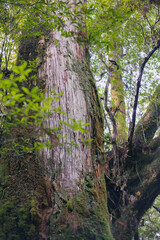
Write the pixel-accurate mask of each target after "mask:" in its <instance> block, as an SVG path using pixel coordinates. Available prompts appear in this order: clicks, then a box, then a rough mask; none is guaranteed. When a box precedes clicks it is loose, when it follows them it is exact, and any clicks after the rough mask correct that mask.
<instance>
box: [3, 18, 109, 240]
mask: <svg viewBox="0 0 160 240" xmlns="http://www.w3.org/2000/svg"><path fill="white" fill-rule="evenodd" d="M66 28H67V30H71V28H72V30H75V29H74V28H73V27H72V26H71V27H70V26H69V23H68V26H67V25H66ZM75 31H76V30H75ZM57 40H58V44H57ZM37 56H38V58H39V66H38V80H37V84H38V85H39V86H41V88H42V89H43V91H44V92H45V94H46V97H47V96H50V95H51V92H52V90H53V89H55V91H56V93H61V92H63V96H62V97H61V98H60V100H59V101H57V102H56V103H54V104H53V106H52V107H53V109H54V108H57V107H58V106H61V111H63V112H65V113H66V115H63V114H60V113H56V112H54V113H53V115H50V116H48V117H47V119H46V120H45V122H44V126H43V128H47V129H48V128H49V129H50V131H49V133H48V134H46V136H45V137H43V139H42V141H46V140H50V142H51V143H57V144H55V145H53V147H52V148H51V149H47V148H45V149H42V150H41V151H40V152H37V151H33V152H29V153H24V152H22V151H21V149H16V152H15V151H14V150H13V149H12V150H9V149H10V148H9V143H8V142H9V141H5V142H7V144H6V145H5V147H7V148H8V151H7V152H5V153H4V154H2V156H1V164H2V165H3V169H2V173H3V174H2V177H1V179H2V181H1V197H0V204H1V209H2V210H1V212H0V237H1V239H4V240H5V239H6V240H8V239H33V240H34V239H46V240H47V239H105V240H106V239H112V236H111V234H110V229H109V220H108V210H107V204H106V203H107V198H106V188H105V181H104V172H103V168H102V163H103V158H102V157H101V154H100V152H101V150H103V118H102V112H101V105H100V102H99V98H98V95H97V91H96V87H95V83H94V79H93V76H92V74H91V72H90V69H89V60H88V51H87V46H83V47H82V46H80V44H79V43H78V42H77V41H76V40H75V39H73V38H65V37H62V36H61V34H60V33H59V32H58V31H55V32H52V33H50V34H49V40H48V41H47V42H45V39H42V40H37V39H23V41H22V42H21V45H20V53H19V60H20V59H24V60H33V59H35V58H36V57H37ZM69 118H72V119H73V118H74V119H76V120H79V121H82V123H83V124H84V123H90V125H89V126H88V127H86V130H87V131H88V132H85V133H83V134H81V133H80V132H79V131H76V132H73V130H72V129H71V128H69V127H68V126H67V124H72V120H70V119H69ZM63 122H65V124H64V125H63ZM61 123H62V127H61V126H60V125H61ZM66 123H67V124H66ZM54 127H59V129H58V130H57V132H56V134H55V132H54V131H53V132H52V130H51V129H52V128H54ZM32 131H33V130H31V131H30V132H28V131H26V129H25V128H21V129H19V128H18V127H17V129H14V132H11V134H10V136H9V137H11V135H13V134H14V136H15V139H16V141H17V142H20V139H21V136H25V137H26V138H30V139H31V138H32V134H33V132H32ZM57 134H60V135H61V136H62V137H61V138H60V140H59V141H58V140H57V136H58V135H57ZM82 138H83V139H85V140H87V139H90V138H93V142H92V144H91V145H92V146H91V147H88V146H86V145H85V140H83V141H82ZM33 142H34V138H33ZM70 142H72V146H70V147H69V148H68V144H69V143H70ZM73 143H74V144H73ZM31 144H33V143H31ZM3 147H4V146H3Z"/></svg>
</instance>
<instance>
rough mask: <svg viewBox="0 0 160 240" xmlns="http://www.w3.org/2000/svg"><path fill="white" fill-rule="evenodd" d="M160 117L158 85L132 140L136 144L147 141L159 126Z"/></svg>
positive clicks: (159, 87)
mask: <svg viewBox="0 0 160 240" xmlns="http://www.w3.org/2000/svg"><path fill="white" fill-rule="evenodd" d="M159 118H160V85H158V87H157V88H156V90H155V92H154V94H153V96H152V99H151V102H150V104H149V106H148V109H147V111H146V113H145V114H144V116H143V117H142V119H141V120H140V121H139V123H138V124H137V127H136V130H135V136H134V140H135V142H137V143H138V144H139V143H140V142H141V143H142V142H146V143H149V142H150V141H151V140H152V139H153V137H154V135H155V133H156V131H157V129H158V128H159Z"/></svg>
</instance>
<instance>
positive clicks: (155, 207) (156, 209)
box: [153, 205, 160, 213]
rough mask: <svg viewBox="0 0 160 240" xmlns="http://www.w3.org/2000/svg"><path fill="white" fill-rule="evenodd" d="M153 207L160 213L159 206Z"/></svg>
mask: <svg viewBox="0 0 160 240" xmlns="http://www.w3.org/2000/svg"><path fill="white" fill-rule="evenodd" d="M153 207H154V208H155V209H156V210H157V212H159V213H160V209H159V208H158V207H157V206H155V205H153Z"/></svg>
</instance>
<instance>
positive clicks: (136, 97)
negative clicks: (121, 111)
mask: <svg viewBox="0 0 160 240" xmlns="http://www.w3.org/2000/svg"><path fill="white" fill-rule="evenodd" d="M159 47H160V39H159V40H158V42H157V45H156V46H155V47H154V48H153V49H152V51H150V52H149V54H148V55H147V57H145V59H144V61H143V63H142V65H141V67H140V70H139V76H138V79H137V86H136V92H135V99H134V105H133V113H132V122H131V124H130V134H129V138H128V142H129V145H130V146H131V144H132V139H133V134H134V129H135V122H136V111H137V105H138V97H139V89H140V86H141V81H142V75H143V71H144V68H145V65H146V63H147V62H148V61H149V59H150V58H151V56H152V55H153V54H154V52H155V51H156V50H157V49H158V48H159Z"/></svg>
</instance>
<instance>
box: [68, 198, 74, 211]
mask: <svg viewBox="0 0 160 240" xmlns="http://www.w3.org/2000/svg"><path fill="white" fill-rule="evenodd" d="M67 208H68V211H69V212H72V211H73V209H74V207H73V203H72V199H70V200H68V202H67Z"/></svg>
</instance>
